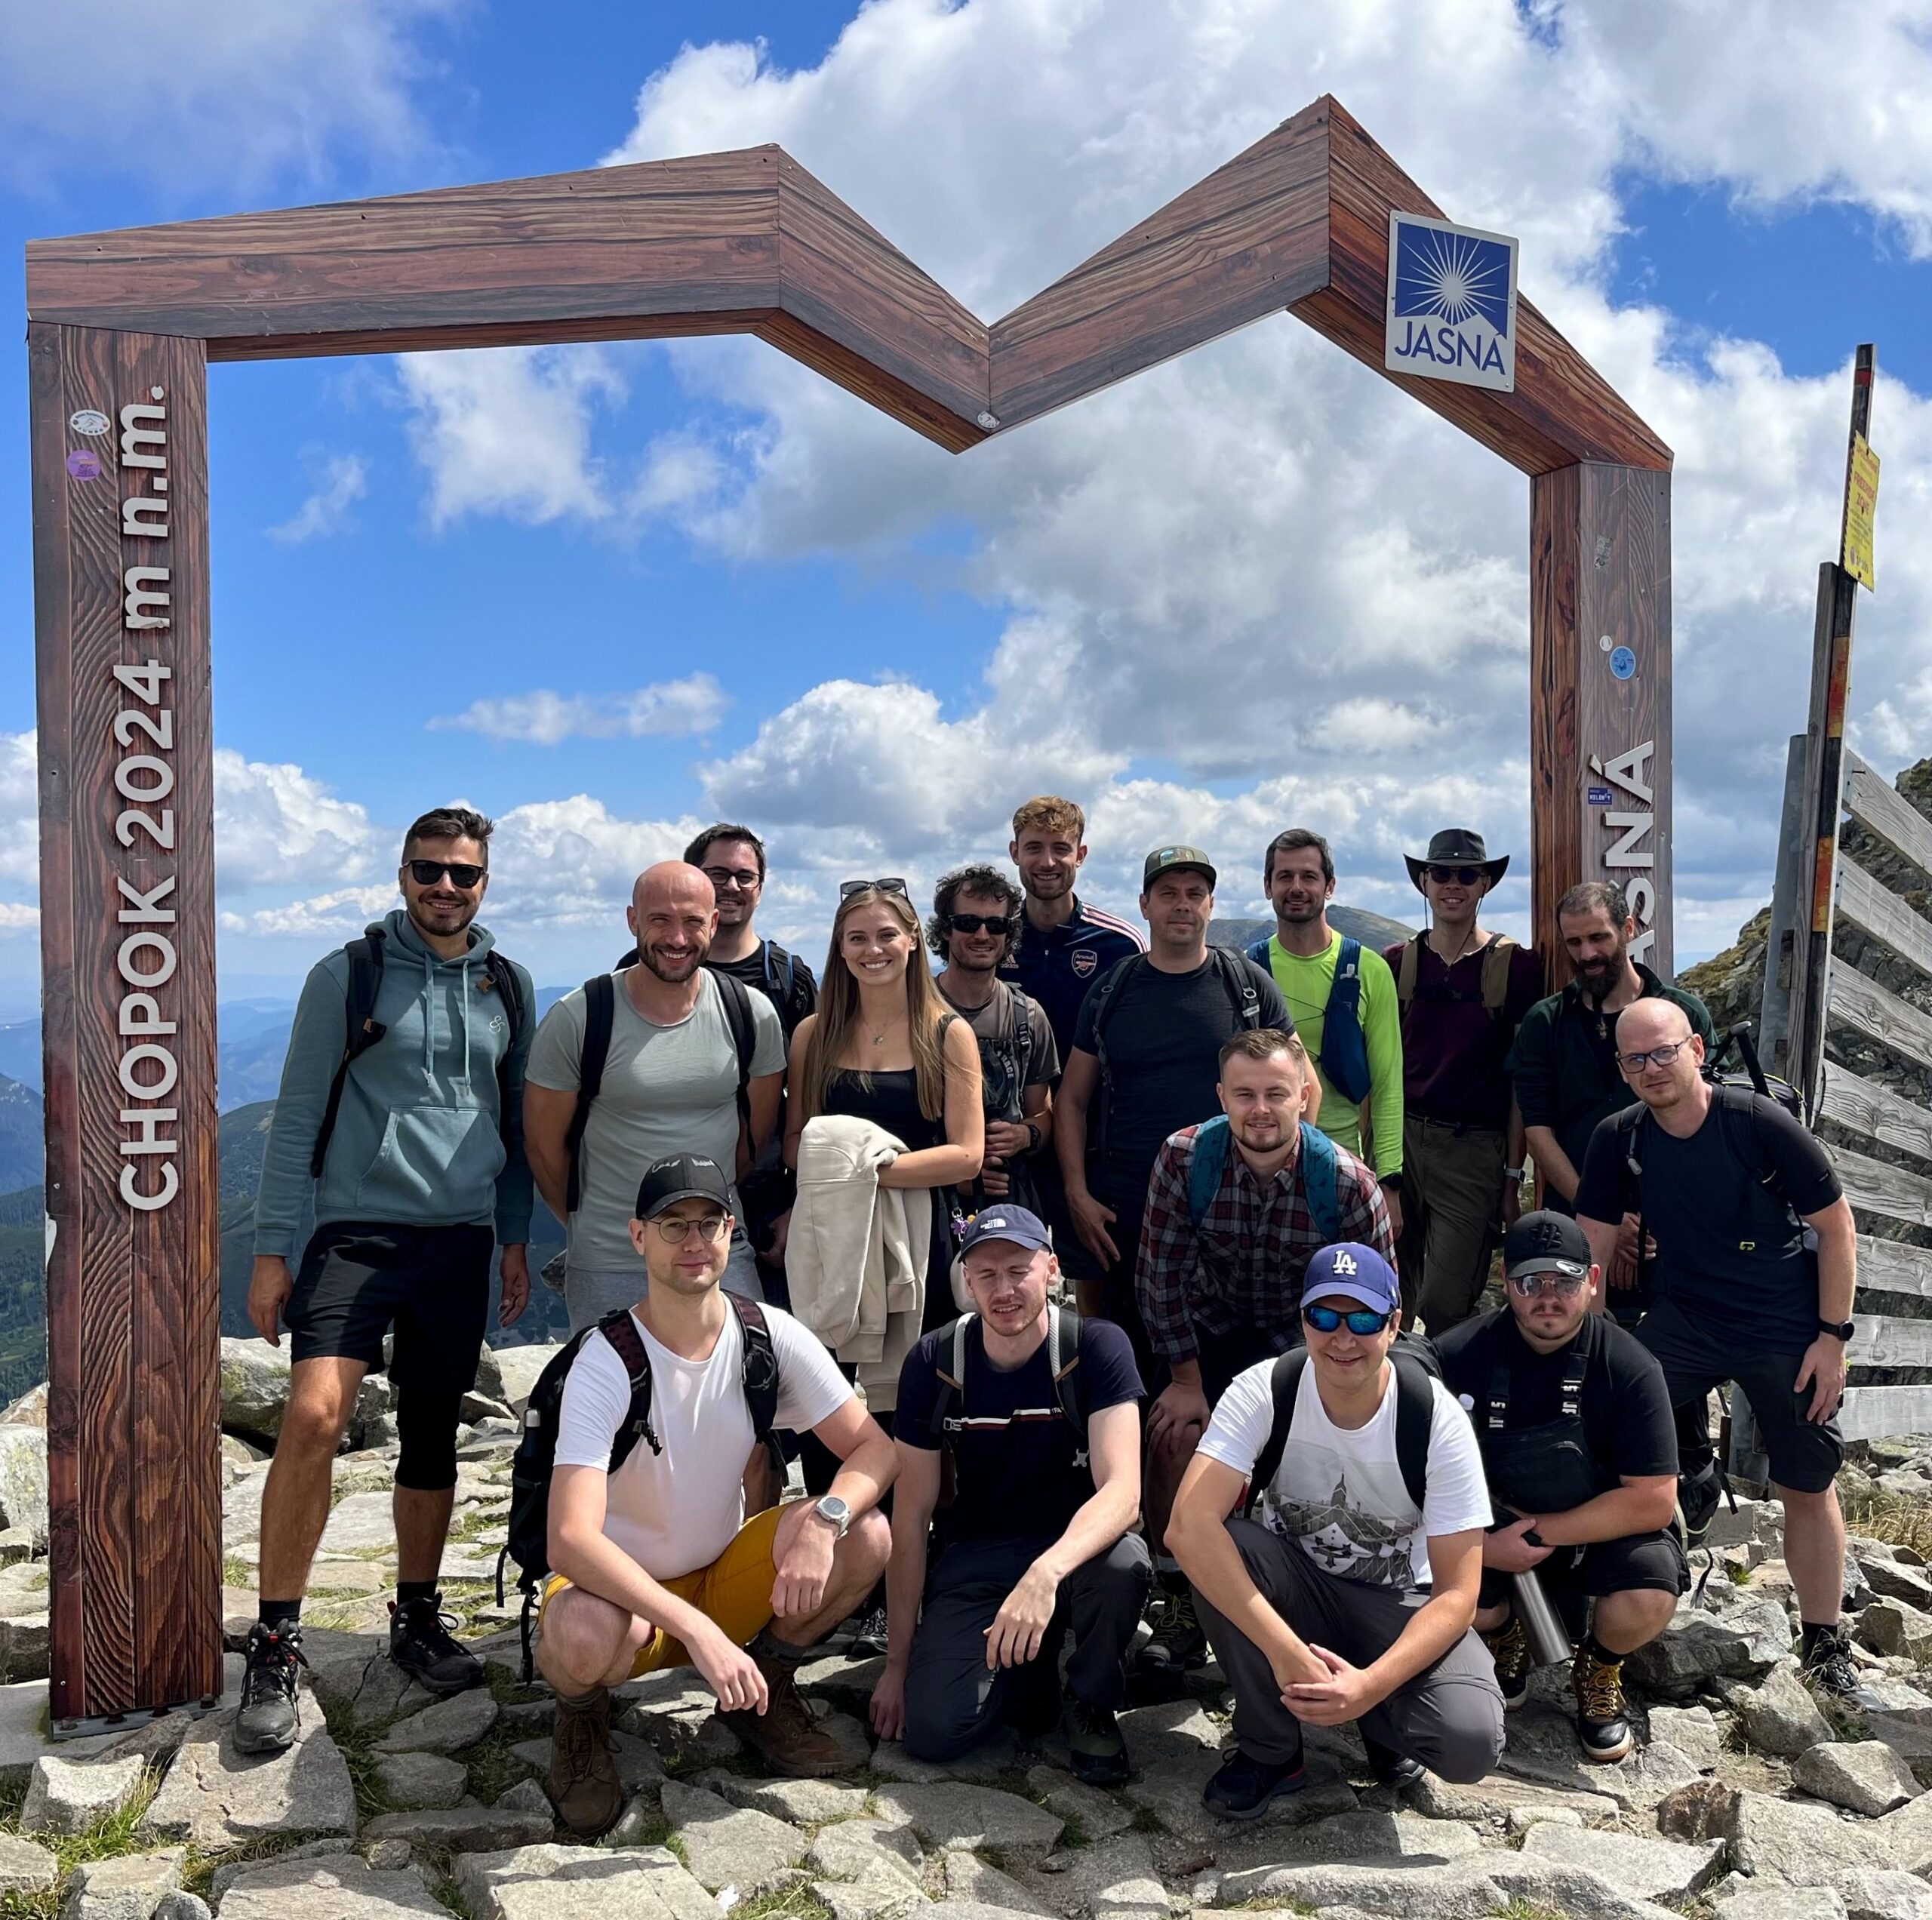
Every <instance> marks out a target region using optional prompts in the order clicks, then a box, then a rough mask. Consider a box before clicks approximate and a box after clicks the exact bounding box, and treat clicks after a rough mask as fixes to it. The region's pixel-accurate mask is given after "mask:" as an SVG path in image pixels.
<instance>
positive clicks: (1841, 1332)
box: [1818, 1320, 1858, 1341]
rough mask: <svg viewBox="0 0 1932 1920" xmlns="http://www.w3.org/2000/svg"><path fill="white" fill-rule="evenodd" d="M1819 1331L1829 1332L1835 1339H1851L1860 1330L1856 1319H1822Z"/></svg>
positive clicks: (1819, 1323) (1822, 1332)
mask: <svg viewBox="0 0 1932 1920" xmlns="http://www.w3.org/2000/svg"><path fill="white" fill-rule="evenodd" d="M1818 1331H1819V1332H1820V1333H1821V1334H1830V1335H1831V1337H1832V1339H1833V1340H1846V1341H1849V1340H1850V1338H1851V1337H1852V1335H1853V1334H1855V1333H1856V1332H1857V1331H1858V1322H1857V1321H1856V1320H1820V1322H1818Z"/></svg>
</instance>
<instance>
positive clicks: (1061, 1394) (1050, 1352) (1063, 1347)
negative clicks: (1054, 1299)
mask: <svg viewBox="0 0 1932 1920" xmlns="http://www.w3.org/2000/svg"><path fill="white" fill-rule="evenodd" d="M1047 1365H1048V1368H1049V1369H1050V1370H1051V1372H1052V1374H1053V1380H1054V1399H1055V1400H1057V1402H1059V1403H1060V1414H1061V1417H1062V1418H1063V1419H1064V1420H1066V1423H1067V1424H1068V1425H1069V1426H1071V1427H1072V1429H1073V1430H1074V1431H1075V1432H1076V1433H1078V1435H1080V1437H1081V1439H1082V1440H1084V1439H1085V1438H1086V1437H1087V1395H1086V1394H1085V1393H1084V1392H1083V1391H1082V1390H1081V1389H1083V1388H1084V1386H1085V1384H1086V1382H1085V1380H1084V1377H1083V1376H1082V1374H1081V1371H1080V1315H1078V1313H1077V1312H1075V1310H1074V1309H1072V1307H1070V1306H1055V1307H1054V1309H1053V1312H1052V1313H1051V1315H1050V1316H1049V1317H1048V1321H1047Z"/></svg>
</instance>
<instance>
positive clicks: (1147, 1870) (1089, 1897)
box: [946, 1833, 1168, 1920]
mask: <svg viewBox="0 0 1932 1920" xmlns="http://www.w3.org/2000/svg"><path fill="white" fill-rule="evenodd" d="M1072 1860H1073V1866H1072V1871H1071V1872H1069V1875H1068V1876H1067V1877H1068V1878H1069V1880H1070V1881H1071V1882H1072V1891H1073V1897H1074V1898H1075V1900H1077V1901H1078V1903H1080V1904H1081V1906H1084V1907H1085V1908H1086V1909H1087V1910H1088V1912H1089V1913H1090V1914H1091V1915H1093V1920H1168V1895H1167V1890H1166V1888H1164V1887H1163V1886H1162V1885H1161V1878H1160V1875H1158V1873H1157V1872H1155V1870H1154V1857H1153V1855H1152V1853H1151V1852H1150V1851H1149V1849H1148V1845H1147V1842H1146V1841H1145V1840H1144V1839H1143V1838H1141V1836H1140V1835H1139V1834H1137V1833H1123V1834H1120V1835H1117V1836H1116V1837H1115V1838H1113V1839H1112V1840H1103V1841H1101V1842H1100V1843H1099V1844H1098V1845H1097V1846H1092V1847H1083V1848H1081V1849H1080V1851H1078V1853H1076V1854H1074V1855H1073V1856H1072ZM946 1891H947V1892H948V1893H951V1891H952V1888H951V1885H950V1884H949V1885H948V1886H947V1889H946Z"/></svg>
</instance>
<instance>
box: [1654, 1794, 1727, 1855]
mask: <svg viewBox="0 0 1932 1920" xmlns="http://www.w3.org/2000/svg"><path fill="white" fill-rule="evenodd" d="M1656 1811H1657V1831H1658V1832H1660V1833H1661V1834H1662V1835H1663V1836H1664V1838H1666V1840H1709V1839H1710V1838H1712V1836H1713V1835H1721V1834H1723V1833H1724V1832H1726V1831H1727V1829H1729V1827H1730V1821H1731V1818H1732V1817H1733V1815H1734V1814H1736V1812H1737V1788H1736V1787H1734V1786H1726V1785H1725V1784H1724V1782H1723V1781H1722V1780H1692V1781H1690V1782H1689V1783H1687V1785H1685V1786H1680V1787H1679V1788H1678V1789H1677V1791H1676V1792H1675V1793H1667V1794H1666V1795H1664V1797H1663V1798H1662V1799H1661V1800H1660V1801H1659V1802H1657V1810H1656Z"/></svg>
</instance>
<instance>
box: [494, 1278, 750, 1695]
mask: <svg viewBox="0 0 1932 1920" xmlns="http://www.w3.org/2000/svg"><path fill="white" fill-rule="evenodd" d="M724 1297H725V1299H726V1300H728V1301H729V1302H730V1303H731V1306H732V1308H733V1309H734V1311H735V1312H737V1316H738V1325H739V1326H740V1328H741V1329H742V1330H743V1334H744V1373H743V1383H744V1392H745V1405H746V1406H747V1407H748V1408H750V1410H751V1416H752V1432H753V1434H754V1435H755V1436H756V1438H757V1441H758V1445H760V1446H761V1447H764V1448H766V1449H767V1451H771V1450H773V1449H774V1447H775V1445H776V1443H775V1442H774V1439H773V1438H772V1426H773V1423H774V1421H775V1420H777V1415H778V1355H777V1351H776V1349H774V1347H773V1346H772V1343H771V1327H770V1325H768V1323H767V1322H766V1320H765V1317H764V1308H763V1307H761V1306H759V1305H758V1302H757V1301H756V1300H747V1299H746V1298H745V1297H744V1296H743V1294H734V1293H731V1292H727V1293H726V1294H725V1295H724ZM593 1334H602V1335H603V1336H604V1337H605V1339H606V1340H608V1341H609V1342H610V1343H611V1346H612V1347H613V1348H614V1349H616V1352H617V1358H619V1359H620V1360H621V1361H622V1362H623V1363H624V1371H625V1372H626V1373H627V1374H629V1376H630V1383H631V1404H630V1411H629V1413H628V1414H626V1417H625V1420H624V1423H623V1426H620V1428H619V1429H617V1438H615V1439H614V1441H612V1442H611V1463H610V1466H608V1469H606V1471H607V1472H611V1473H615V1472H617V1469H618V1468H619V1467H620V1466H623V1463H624V1462H625V1461H626V1460H629V1458H630V1457H631V1454H632V1451H634V1450H635V1448H636V1445H637V1443H638V1442H639V1441H640V1440H642V1441H644V1442H645V1443H646V1444H647V1445H648V1446H649V1447H650V1448H651V1451H652V1452H653V1453H654V1454H661V1453H662V1452H663V1451H664V1449H663V1445H662V1444H661V1443H660V1442H659V1440H658V1438H657V1434H656V1433H655V1432H654V1431H653V1430H652V1428H651V1356H650V1355H649V1354H648V1352H646V1351H645V1344H644V1340H643V1338H642V1337H641V1335H640V1334H638V1330H637V1322H635V1320H633V1319H632V1318H631V1315H630V1312H629V1309H628V1308H626V1309H623V1310H621V1311H620V1312H616V1313H608V1314H606V1315H605V1317H604V1318H602V1319H601V1320H600V1321H599V1322H598V1323H597V1325H595V1326H594V1327H586V1328H584V1330H583V1332H582V1333H580V1334H573V1335H572V1336H571V1339H570V1340H569V1341H568V1343H566V1344H565V1346H564V1348H563V1350H562V1351H561V1352H559V1353H558V1354H557V1355H555V1358H552V1360H551V1362H550V1363H549V1365H548V1366H546V1368H544V1369H543V1372H542V1374H540V1375H539V1376H538V1377H537V1384H536V1386H534V1387H533V1388H532V1389H531V1393H530V1398H529V1400H528V1402H527V1403H526V1404H525V1407H524V1410H523V1437H522V1438H521V1439H520V1440H518V1442H517V1447H516V1457H515V1460H514V1461H513V1462H512V1464H511V1467H510V1517H509V1533H508V1534H507V1536H506V1538H505V1540H504V1542H503V1551H502V1552H500V1553H499V1554H498V1555H497V1605H498V1606H501V1605H503V1566H504V1563H505V1562H506V1561H508V1560H514V1561H515V1562H516V1563H517V1565H518V1567H519V1568H521V1570H522V1571H521V1574H519V1575H518V1580H517V1585H518V1587H519V1588H520V1589H521V1591H522V1593H523V1679H524V1685H525V1686H528V1685H529V1684H530V1681H531V1675H532V1673H533V1672H534V1665H533V1663H532V1660H531V1644H530V1643H531V1632H532V1630H533V1629H534V1627H535V1626H536V1623H537V1607H538V1603H539V1602H540V1599H541V1598H542V1595H543V1583H544V1582H545V1580H546V1579H547V1578H548V1577H549V1572H550V1476H551V1475H552V1473H553V1472H555V1469H556V1464H557V1419H558V1413H559V1411H561V1408H562V1406H563V1403H564V1383H565V1381H566V1380H568V1379H569V1377H570V1371H571V1367H572V1366H573V1365H574V1364H575V1363H576V1361H577V1355H578V1353H579V1352H580V1351H581V1350H582V1349H583V1343H584V1342H585V1341H586V1340H589V1338H590V1337H592V1335H593ZM780 1471H781V1472H782V1471H783V1468H782V1465H781V1467H780Z"/></svg>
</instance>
